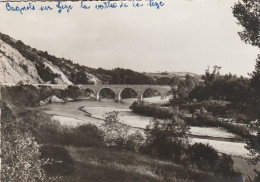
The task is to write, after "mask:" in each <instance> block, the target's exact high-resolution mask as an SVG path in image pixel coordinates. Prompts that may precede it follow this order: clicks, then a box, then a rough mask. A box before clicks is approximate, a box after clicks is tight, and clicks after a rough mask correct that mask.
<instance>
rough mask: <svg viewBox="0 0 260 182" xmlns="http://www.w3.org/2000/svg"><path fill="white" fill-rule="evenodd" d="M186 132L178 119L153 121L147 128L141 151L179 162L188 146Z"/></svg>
mask: <svg viewBox="0 0 260 182" xmlns="http://www.w3.org/2000/svg"><path fill="white" fill-rule="evenodd" d="M187 132H188V127H187V125H186V123H185V122H184V121H183V120H181V119H179V118H178V117H173V118H172V119H169V120H163V121H158V120H154V121H152V123H151V124H150V125H149V126H147V129H146V141H145V147H144V149H143V151H144V152H145V153H147V154H150V155H155V156H157V157H161V158H165V159H170V160H173V161H175V162H180V161H181V160H182V157H183V156H182V155H183V154H184V153H185V152H184V151H185V149H186V147H187V145H188V138H187Z"/></svg>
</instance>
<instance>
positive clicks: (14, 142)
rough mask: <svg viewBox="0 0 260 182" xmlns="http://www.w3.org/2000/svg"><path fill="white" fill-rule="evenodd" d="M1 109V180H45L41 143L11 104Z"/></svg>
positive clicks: (4, 105)
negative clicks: (36, 139) (12, 108)
mask: <svg viewBox="0 0 260 182" xmlns="http://www.w3.org/2000/svg"><path fill="white" fill-rule="evenodd" d="M1 109H2V117H1V119H2V120H1V132H2V133H1V135H2V136H1V146H2V147H1V152H2V164H1V172H2V173H1V181H3V182H5V181H6V182H8V181H45V180H46V178H45V173H44V171H43V170H42V169H41V166H42V165H43V161H41V160H40V158H39V156H40V152H39V144H38V143H37V142H36V141H35V138H34V137H33V136H32V135H31V134H30V131H27V129H26V128H27V127H26V126H25V125H24V123H23V122H22V121H21V120H19V119H17V118H16V113H14V111H12V110H11V108H10V106H8V105H6V104H5V103H3V104H2V106H1Z"/></svg>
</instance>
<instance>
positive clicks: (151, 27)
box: [0, 0, 260, 76]
mask: <svg viewBox="0 0 260 182" xmlns="http://www.w3.org/2000/svg"><path fill="white" fill-rule="evenodd" d="M157 1H158V0H157ZM143 2H144V3H146V4H147V1H143ZM163 2H164V3H165V5H164V6H163V7H161V8H160V9H156V8H151V7H148V6H144V7H141V8H133V7H128V8H124V9H120V8H115V9H106V10H97V9H95V8H94V6H93V5H94V3H99V4H100V3H101V2H86V3H85V4H87V5H91V8H90V9H89V10H84V9H82V8H80V2H73V3H72V2H70V3H67V4H71V5H73V9H72V10H71V11H70V13H66V12H62V13H61V14H58V13H57V10H53V11H49V12H41V11H28V12H24V13H23V15H21V14H19V12H10V11H9V12H8V11H7V10H6V9H5V5H6V4H5V3H0V31H1V32H2V33H5V34H8V35H10V36H11V37H13V38H15V39H17V40H22V41H23V42H24V43H25V44H28V45H30V46H31V47H34V48H36V49H39V50H43V51H47V52H48V53H50V54H52V55H55V56H57V57H64V58H68V59H71V60H72V61H73V62H75V63H79V64H83V65H86V66H88V67H93V68H99V67H102V68H105V69H112V68H116V67H121V68H128V69H132V70H135V71H140V72H157V71H159V72H162V71H168V72H172V71H175V72H180V71H187V72H193V73H197V74H203V73H204V71H205V69H206V68H207V66H211V67H212V66H214V65H218V66H221V67H222V68H221V73H222V74H225V73H229V72H231V73H233V74H237V75H243V76H247V73H250V72H252V71H253V70H254V65H255V59H256V57H257V54H259V53H260V51H259V49H258V48H256V47H253V46H251V45H248V44H245V43H244V42H243V41H241V39H240V37H239V35H238V34H237V32H238V31H239V30H241V29H242V27H240V26H239V25H237V20H236V19H235V18H234V17H233V15H232V9H231V7H232V6H233V5H234V3H235V2H237V0H163ZM25 4H26V3H25ZM27 4H28V3H27ZM55 4H56V3H55V2H54V3H50V2H44V3H43V2H38V3H34V5H35V6H36V7H39V6H40V5H50V6H55ZM118 4H120V3H118ZM11 5H12V6H16V5H18V6H22V5H24V3H11Z"/></svg>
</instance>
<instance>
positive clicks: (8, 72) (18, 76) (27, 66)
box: [0, 39, 101, 85]
mask: <svg viewBox="0 0 260 182" xmlns="http://www.w3.org/2000/svg"><path fill="white" fill-rule="evenodd" d="M13 41H15V40H13ZM37 56H38V57H39V60H41V61H42V63H43V64H44V65H45V67H47V68H48V69H49V70H51V72H53V73H55V74H58V77H57V78H55V79H54V82H55V84H58V85H73V83H72V82H71V81H70V80H69V79H68V77H67V76H66V75H65V74H64V72H63V71H64V70H63V71H61V69H60V68H59V67H57V66H55V65H53V64H52V62H50V61H49V60H47V59H45V58H43V57H41V56H39V55H37ZM35 64H36V63H35V62H33V61H30V60H28V59H26V58H25V57H23V56H22V55H21V54H20V52H19V51H18V50H17V49H16V48H14V47H12V46H11V45H9V44H7V43H5V42H4V41H2V40H1V39H0V84H1V83H2V84H13V85H15V84H17V83H18V82H22V83H28V84H48V82H45V81H43V80H42V79H41V77H40V76H39V74H38V72H37V69H36V67H35ZM64 64H65V63H64ZM67 66H68V65H67ZM75 71H77V70H75ZM86 78H87V79H88V80H90V81H92V82H94V83H95V84H99V83H100V82H101V81H100V80H99V79H98V78H97V77H96V76H94V75H92V74H90V73H87V72H86Z"/></svg>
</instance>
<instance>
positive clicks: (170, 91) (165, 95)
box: [161, 90, 173, 100]
mask: <svg viewBox="0 0 260 182" xmlns="http://www.w3.org/2000/svg"><path fill="white" fill-rule="evenodd" d="M168 93H172V90H168V91H166V92H164V93H162V94H161V98H162V100H163V99H166V97H167V94H168ZM172 95H173V93H172Z"/></svg>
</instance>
